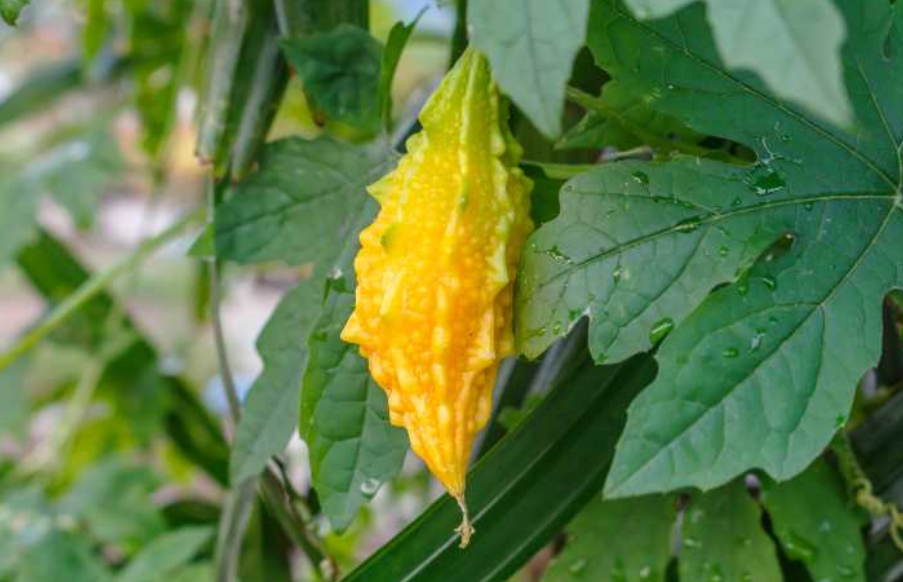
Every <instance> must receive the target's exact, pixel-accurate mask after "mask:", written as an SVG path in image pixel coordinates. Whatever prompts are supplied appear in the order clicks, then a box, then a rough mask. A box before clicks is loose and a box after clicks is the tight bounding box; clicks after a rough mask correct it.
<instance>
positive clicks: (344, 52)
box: [281, 24, 382, 133]
mask: <svg viewBox="0 0 903 582" xmlns="http://www.w3.org/2000/svg"><path fill="white" fill-rule="evenodd" d="M281 45H282V51H283V53H285V58H286V59H287V60H288V62H289V63H290V64H291V65H292V67H294V69H295V70H296V71H297V72H298V76H299V77H300V78H301V81H302V83H303V84H304V93H305V95H307V98H308V101H309V102H310V105H311V106H312V107H313V108H314V109H315V110H319V111H322V112H323V113H325V115H326V117H327V119H331V120H336V121H341V122H344V123H347V124H349V125H351V126H354V127H356V128H358V129H361V130H363V131H365V132H369V133H374V132H375V131H376V130H377V129H378V128H379V123H380V121H381V117H380V109H379V101H378V100H377V99H375V98H374V97H375V96H376V95H377V94H378V93H379V87H380V60H381V58H382V46H381V45H380V44H379V41H377V40H376V39H374V38H373V37H372V36H370V33H368V32H367V31H366V30H364V29H362V28H359V27H357V26H354V25H351V24H340V25H339V26H337V27H336V28H334V29H332V30H331V31H329V32H320V33H316V34H311V35H307V36H299V37H295V38H289V39H285V40H283V41H282V42H281Z"/></svg>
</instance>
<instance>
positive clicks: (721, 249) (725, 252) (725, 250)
mask: <svg viewBox="0 0 903 582" xmlns="http://www.w3.org/2000/svg"><path fill="white" fill-rule="evenodd" d="M729 252H730V251H729V250H728V248H727V247H725V246H722V247H718V254H719V255H721V256H722V257H726V256H727V255H728V253H729Z"/></svg>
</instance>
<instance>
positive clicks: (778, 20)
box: [626, 0, 852, 125]
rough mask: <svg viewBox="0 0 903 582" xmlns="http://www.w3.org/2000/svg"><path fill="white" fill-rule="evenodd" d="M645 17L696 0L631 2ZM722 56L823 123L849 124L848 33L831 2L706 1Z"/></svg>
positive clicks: (653, 15) (789, 0) (735, 67)
mask: <svg viewBox="0 0 903 582" xmlns="http://www.w3.org/2000/svg"><path fill="white" fill-rule="evenodd" d="M626 2H627V5H628V6H630V8H631V9H632V10H633V11H634V14H636V15H637V16H639V17H640V18H647V17H653V18H655V17H661V16H667V15H668V14H670V13H672V12H674V11H675V10H678V9H680V8H683V7H685V6H687V5H688V4H690V3H691V2H692V0H626ZM706 5H707V6H708V19H709V22H710V23H711V25H712V30H713V33H714V36H715V42H716V43H717V45H718V52H719V54H720V55H721V58H722V59H724V62H725V63H726V64H727V66H729V67H731V68H732V69H748V70H751V71H753V72H755V73H757V74H758V75H759V76H761V77H762V79H763V80H764V81H765V83H767V84H768V87H769V88H770V89H771V91H772V92H774V94H775V95H777V96H778V97H782V98H785V99H791V100H793V101H796V102H797V103H800V104H802V105H805V106H806V107H808V108H810V109H811V110H812V111H813V112H814V113H816V114H818V115H820V116H821V117H823V118H824V119H827V120H830V121H832V122H834V123H835V124H839V125H850V124H851V122H852V107H851V106H850V100H849V98H848V97H847V94H846V92H845V90H844V80H843V67H842V64H841V58H840V49H841V45H842V44H843V42H844V38H845V36H846V34H845V28H844V22H843V17H842V16H841V14H840V11H839V10H837V8H835V6H834V5H833V4H832V2H831V0H756V1H755V2H749V1H747V0H706Z"/></svg>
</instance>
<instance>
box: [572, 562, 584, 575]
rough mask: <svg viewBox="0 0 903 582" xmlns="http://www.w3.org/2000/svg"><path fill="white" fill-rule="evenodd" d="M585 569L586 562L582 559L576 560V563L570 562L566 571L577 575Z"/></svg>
mask: <svg viewBox="0 0 903 582" xmlns="http://www.w3.org/2000/svg"><path fill="white" fill-rule="evenodd" d="M585 569H586V560H582V559H581V560H576V561H574V562H572V563H571V565H570V566H568V571H569V572H570V573H571V574H579V573H580V572H582V571H583V570H585Z"/></svg>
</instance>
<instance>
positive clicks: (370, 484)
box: [361, 478, 382, 497]
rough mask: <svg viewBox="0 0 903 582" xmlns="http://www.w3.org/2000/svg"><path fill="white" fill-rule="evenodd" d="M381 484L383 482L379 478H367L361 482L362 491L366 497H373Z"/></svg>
mask: <svg viewBox="0 0 903 582" xmlns="http://www.w3.org/2000/svg"><path fill="white" fill-rule="evenodd" d="M380 485H382V482H381V481H380V480H379V479H373V478H370V479H365V480H364V481H362V482H361V493H362V494H363V495H364V497H373V496H374V495H376V492H377V491H379V486H380Z"/></svg>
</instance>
